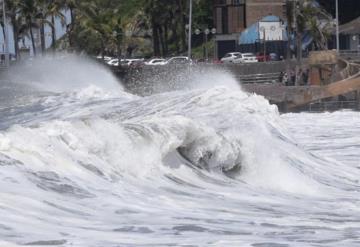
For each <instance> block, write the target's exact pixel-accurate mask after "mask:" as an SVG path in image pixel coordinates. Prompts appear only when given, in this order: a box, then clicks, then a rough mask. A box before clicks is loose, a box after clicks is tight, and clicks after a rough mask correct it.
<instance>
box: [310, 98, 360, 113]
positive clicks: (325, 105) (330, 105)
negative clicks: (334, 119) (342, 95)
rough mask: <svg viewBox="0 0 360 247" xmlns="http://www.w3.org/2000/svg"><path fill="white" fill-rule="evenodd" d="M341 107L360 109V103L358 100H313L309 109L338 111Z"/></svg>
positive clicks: (312, 110)
mask: <svg viewBox="0 0 360 247" xmlns="http://www.w3.org/2000/svg"><path fill="white" fill-rule="evenodd" d="M341 109H351V110H359V109H360V104H359V102H358V101H356V100H351V101H327V102H313V103H310V104H309V109H308V110H309V111H310V112H324V111H337V110H341Z"/></svg>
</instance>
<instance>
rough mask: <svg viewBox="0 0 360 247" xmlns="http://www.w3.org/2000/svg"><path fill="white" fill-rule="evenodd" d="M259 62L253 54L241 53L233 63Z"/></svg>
mask: <svg viewBox="0 0 360 247" xmlns="http://www.w3.org/2000/svg"><path fill="white" fill-rule="evenodd" d="M257 62H258V60H257V58H256V56H255V54H253V53H241V54H240V55H239V56H237V57H236V58H235V59H234V62H233V63H257Z"/></svg>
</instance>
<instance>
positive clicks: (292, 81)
mask: <svg viewBox="0 0 360 247" xmlns="http://www.w3.org/2000/svg"><path fill="white" fill-rule="evenodd" d="M295 81H296V74H295V71H294V70H293V69H292V70H291V71H290V85H289V86H295Z"/></svg>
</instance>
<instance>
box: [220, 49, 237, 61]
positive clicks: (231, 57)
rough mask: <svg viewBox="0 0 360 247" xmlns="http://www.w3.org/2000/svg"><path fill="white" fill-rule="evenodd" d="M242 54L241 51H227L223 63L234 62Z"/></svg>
mask: <svg viewBox="0 0 360 247" xmlns="http://www.w3.org/2000/svg"><path fill="white" fill-rule="evenodd" d="M239 55H241V53H240V52H229V53H226V54H225V56H224V57H223V58H221V60H220V61H221V62H223V63H233V62H234V60H235V59H236V58H237V57H238V56H239Z"/></svg>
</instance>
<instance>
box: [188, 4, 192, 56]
mask: <svg viewBox="0 0 360 247" xmlns="http://www.w3.org/2000/svg"><path fill="white" fill-rule="evenodd" d="M192 3H193V0H190V6H189V35H188V36H189V37H188V38H189V39H188V58H189V59H191V34H192V28H191V27H192Z"/></svg>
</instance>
